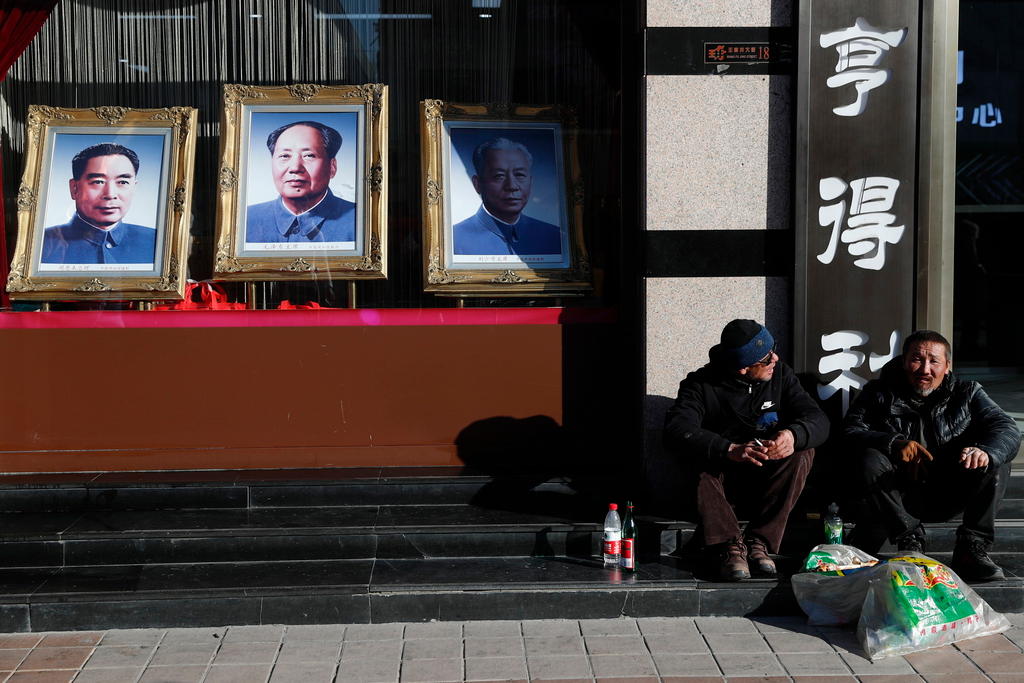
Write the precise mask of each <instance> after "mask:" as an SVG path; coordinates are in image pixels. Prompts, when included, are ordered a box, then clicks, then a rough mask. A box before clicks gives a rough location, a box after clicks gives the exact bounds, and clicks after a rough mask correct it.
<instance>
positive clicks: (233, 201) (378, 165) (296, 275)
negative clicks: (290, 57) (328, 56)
mask: <svg viewBox="0 0 1024 683" xmlns="http://www.w3.org/2000/svg"><path fill="white" fill-rule="evenodd" d="M387 94H388V93H387V87H386V86H383V85H380V84H366V85H340V86H333V85H314V84H300V85H289V86H251V85H225V86H224V107H223V113H222V116H221V164H220V174H219V183H220V188H219V199H218V208H217V238H216V239H217V243H216V256H215V263H214V273H215V277H217V278H219V279H224V280H250V281H252V280H315V279H342V280H357V279H379V278H384V277H386V276H387V254H386V244H387V240H386V230H387V118H388V107H387Z"/></svg>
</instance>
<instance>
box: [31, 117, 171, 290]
mask: <svg viewBox="0 0 1024 683" xmlns="http://www.w3.org/2000/svg"><path fill="white" fill-rule="evenodd" d="M77 136H87V137H89V138H92V139H91V140H89V141H83V144H75V145H71V144H68V143H64V142H63V141H62V140H61V139H60V138H66V139H68V140H70V139H72V138H74V137H77ZM171 136H172V131H171V129H170V128H145V129H139V128H134V127H133V128H123V127H122V128H110V127H103V128H98V127H96V126H61V127H59V128H58V127H51V128H48V129H47V130H46V136H45V138H44V139H43V151H42V161H43V163H42V168H41V169H40V173H39V178H40V180H44V179H45V182H42V183H41V185H40V188H39V199H38V206H41V207H43V210H42V211H39V212H37V214H36V221H35V226H34V230H33V235H32V248H33V253H35V254H39V255H41V254H42V246H43V236H44V233H45V231H46V228H48V227H50V226H53V225H62V224H64V223H66V222H67V221H69V220H70V219H71V216H73V215H74V211H75V208H74V207H75V202H74V200H73V199H71V194H70V191H69V190H68V181H69V180H70V178H71V160H72V158H73V157H74V156H75V155H76V154H78V152H80V151H82V150H83V149H85V148H86V147H89V146H91V145H95V144H100V143H104V142H109V143H115V144H119V145H124V146H125V147H128V148H129V149H131V150H132V151H134V152H135V153H136V154H137V155H138V156H139V176H142V175H143V173H144V172H146V169H147V168H151V167H153V166H154V164H151V163H147V158H149V159H151V154H152V151H153V150H150V151H149V153H148V155H147V153H146V152H140V151H139V150H138V149H136V148H137V147H138V144H137V143H136V144H134V145H133V144H132V143H131V139H133V138H134V139H138V138H160V144H159V150H160V159H159V183H158V184H157V185H156V188H155V190H154V189H145V190H144V189H143V187H148V186H143V185H142V183H141V182H140V184H139V189H137V190H136V192H135V196H134V198H133V200H132V209H131V211H129V213H128V214H127V216H126V219H125V220H127V222H129V223H135V224H136V225H144V226H146V227H152V228H154V229H155V230H156V250H155V254H154V260H153V262H151V263H68V264H65V263H42V262H40V261H38V259H35V260H34V263H33V266H32V273H33V274H35V275H37V274H45V275H46V276H47V277H61V276H67V277H81V276H82V275H83V274H85V275H88V274H90V273H104V274H105V275H108V276H110V275H114V274H116V273H131V274H132V276H133V277H135V276H154V277H156V276H159V275H160V272H161V269H162V266H163V248H162V245H163V244H164V240H165V236H166V232H167V230H166V229H167V196H168V182H169V178H170V172H171V171H170V169H171ZM65 145H67V149H66V150H65V149H64V146H65ZM55 176H56V177H55ZM62 207H63V208H62Z"/></svg>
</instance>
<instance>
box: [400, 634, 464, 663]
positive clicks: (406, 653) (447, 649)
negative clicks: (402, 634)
mask: <svg viewBox="0 0 1024 683" xmlns="http://www.w3.org/2000/svg"><path fill="white" fill-rule="evenodd" d="M413 659H462V639H461V638H428V639H426V640H406V641H405V647H404V648H403V649H402V660H403V661H409V660H413Z"/></svg>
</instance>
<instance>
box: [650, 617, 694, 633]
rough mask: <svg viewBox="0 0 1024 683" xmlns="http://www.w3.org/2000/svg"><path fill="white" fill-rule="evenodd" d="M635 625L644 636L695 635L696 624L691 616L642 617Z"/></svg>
mask: <svg viewBox="0 0 1024 683" xmlns="http://www.w3.org/2000/svg"><path fill="white" fill-rule="evenodd" d="M636 625H637V627H638V628H639V629H640V632H641V633H643V634H644V635H645V636H660V635H672V636H676V635H694V636H695V635H697V633H698V632H697V625H696V624H695V623H694V622H693V618H692V617H644V618H642V619H637V620H636Z"/></svg>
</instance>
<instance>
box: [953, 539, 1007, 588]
mask: <svg viewBox="0 0 1024 683" xmlns="http://www.w3.org/2000/svg"><path fill="white" fill-rule="evenodd" d="M988 548H989V544H988V543H987V542H986V541H984V540H982V539H980V538H978V537H976V536H958V537H957V539H956V547H954V548H953V559H952V561H951V562H950V563H949V564H950V566H951V567H952V568H953V571H955V572H956V573H957V574H958V575H959V576H960V578H961V579H965V580H967V581H996V580H998V579H1005V578H1006V576H1005V575H1004V574H1003V570H1002V568H1001V567H1000V566H999V565H997V564H996V563H995V562H993V561H992V558H990V557H989V556H988Z"/></svg>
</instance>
